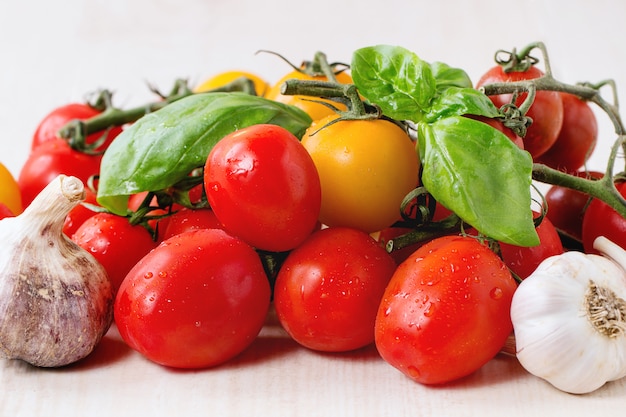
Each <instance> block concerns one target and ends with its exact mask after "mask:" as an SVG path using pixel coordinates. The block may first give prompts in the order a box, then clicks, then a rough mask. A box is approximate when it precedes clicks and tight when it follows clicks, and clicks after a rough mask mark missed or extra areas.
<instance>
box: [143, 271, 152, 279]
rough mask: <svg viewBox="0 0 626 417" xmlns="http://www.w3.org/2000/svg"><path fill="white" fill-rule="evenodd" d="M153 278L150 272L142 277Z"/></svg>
mask: <svg viewBox="0 0 626 417" xmlns="http://www.w3.org/2000/svg"><path fill="white" fill-rule="evenodd" d="M153 276H154V274H153V273H152V272H146V273H145V274H143V277H144V278H145V279H151V278H152V277H153Z"/></svg>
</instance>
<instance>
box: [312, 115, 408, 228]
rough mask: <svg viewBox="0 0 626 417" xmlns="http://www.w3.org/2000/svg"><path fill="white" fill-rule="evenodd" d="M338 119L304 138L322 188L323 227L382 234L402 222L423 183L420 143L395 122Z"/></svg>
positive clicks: (314, 127)
mask: <svg viewBox="0 0 626 417" xmlns="http://www.w3.org/2000/svg"><path fill="white" fill-rule="evenodd" d="M337 117H338V116H337V115H332V116H329V117H327V118H324V119H322V120H320V121H318V122H317V123H316V122H314V123H313V124H312V125H311V127H310V128H309V129H308V130H307V132H306V133H305V134H304V136H303V137H302V145H304V147H305V148H306V149H307V151H308V152H309V153H310V154H311V157H312V158H313V161H314V162H315V166H316V167H317V171H318V173H319V176H320V181H321V184H322V206H321V211H320V221H321V222H322V223H324V224H326V225H328V226H346V227H354V228H357V229H360V230H363V231H365V232H367V233H372V232H376V231H380V230H382V229H384V228H386V227H389V226H390V225H392V224H393V223H394V222H396V221H397V220H399V219H400V217H401V216H400V206H401V203H402V200H403V199H404V197H405V196H406V195H407V194H408V193H409V192H410V191H411V190H413V189H414V188H415V187H416V186H417V183H418V181H419V166H420V162H419V158H418V155H417V151H416V149H415V143H414V142H413V141H412V140H411V139H410V137H409V136H408V134H407V133H406V132H405V131H404V130H403V129H402V128H401V127H399V126H398V125H396V124H395V123H393V122H390V121H387V120H383V119H377V120H342V121H335V119H336V118H337ZM333 121H335V123H331V122H333Z"/></svg>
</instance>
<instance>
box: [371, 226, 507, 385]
mask: <svg viewBox="0 0 626 417" xmlns="http://www.w3.org/2000/svg"><path fill="white" fill-rule="evenodd" d="M516 287H517V285H516V283H515V280H514V279H513V277H512V276H511V273H510V272H509V270H508V268H507V267H506V265H505V264H504V262H502V260H501V259H500V258H499V257H498V256H497V255H496V254H495V253H494V252H492V251H491V250H490V249H489V248H487V247H486V246H484V245H482V244H481V243H479V242H478V240H476V239H474V238H471V237H461V236H445V237H441V238H437V239H434V240H432V241H430V242H429V243H427V244H425V245H424V246H422V247H421V248H419V249H418V250H417V251H415V253H413V255H411V256H410V257H409V258H408V259H407V260H406V261H404V262H403V263H402V264H401V265H400V266H398V269H397V270H396V272H395V273H394V275H393V277H392V278H391V281H390V283H389V285H388V286H387V289H386V290H385V294H384V296H383V299H382V302H381V304H380V308H379V310H378V315H377V316H376V327H375V336H376V339H375V340H376V347H377V348H378V351H379V353H380V355H381V356H382V357H383V359H384V360H385V361H387V362H388V363H389V364H391V365H392V366H394V367H395V368H397V369H398V370H400V371H401V372H403V373H404V374H405V375H407V376H408V377H409V378H411V379H413V380H415V381H417V382H420V383H423V384H442V383H446V382H449V381H453V380H455V379H458V378H461V377H463V376H466V375H469V374H471V373H473V372H474V371H476V370H477V369H479V368H480V367H482V366H483V365H484V364H485V363H487V362H488V361H489V360H490V359H492V358H493V357H494V356H495V355H496V354H497V353H498V352H499V351H500V349H501V348H502V346H503V345H504V342H505V341H506V339H507V337H508V336H509V334H510V333H511V331H512V329H513V325H512V323H511V319H510V315H509V309H510V307H511V300H512V298H513V293H514V292H515V289H516Z"/></svg>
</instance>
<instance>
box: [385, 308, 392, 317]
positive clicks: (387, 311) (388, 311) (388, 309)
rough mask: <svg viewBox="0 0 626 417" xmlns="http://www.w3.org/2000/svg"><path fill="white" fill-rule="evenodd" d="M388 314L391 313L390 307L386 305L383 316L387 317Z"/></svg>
mask: <svg viewBox="0 0 626 417" xmlns="http://www.w3.org/2000/svg"><path fill="white" fill-rule="evenodd" d="M390 314H391V307H387V309H386V310H385V317H387V316H388V315H390Z"/></svg>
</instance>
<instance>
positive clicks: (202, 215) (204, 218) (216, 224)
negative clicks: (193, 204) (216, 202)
mask: <svg viewBox="0 0 626 417" xmlns="http://www.w3.org/2000/svg"><path fill="white" fill-rule="evenodd" d="M223 228H224V226H222V223H220V221H219V220H217V217H215V213H213V210H211V209H190V208H182V209H180V210H178V211H177V212H175V213H174V214H172V215H171V216H169V218H168V220H167V226H166V228H165V230H164V231H163V239H168V238H170V237H172V236H175V235H178V234H180V233H182V232H186V231H188V230H195V229H223Z"/></svg>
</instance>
